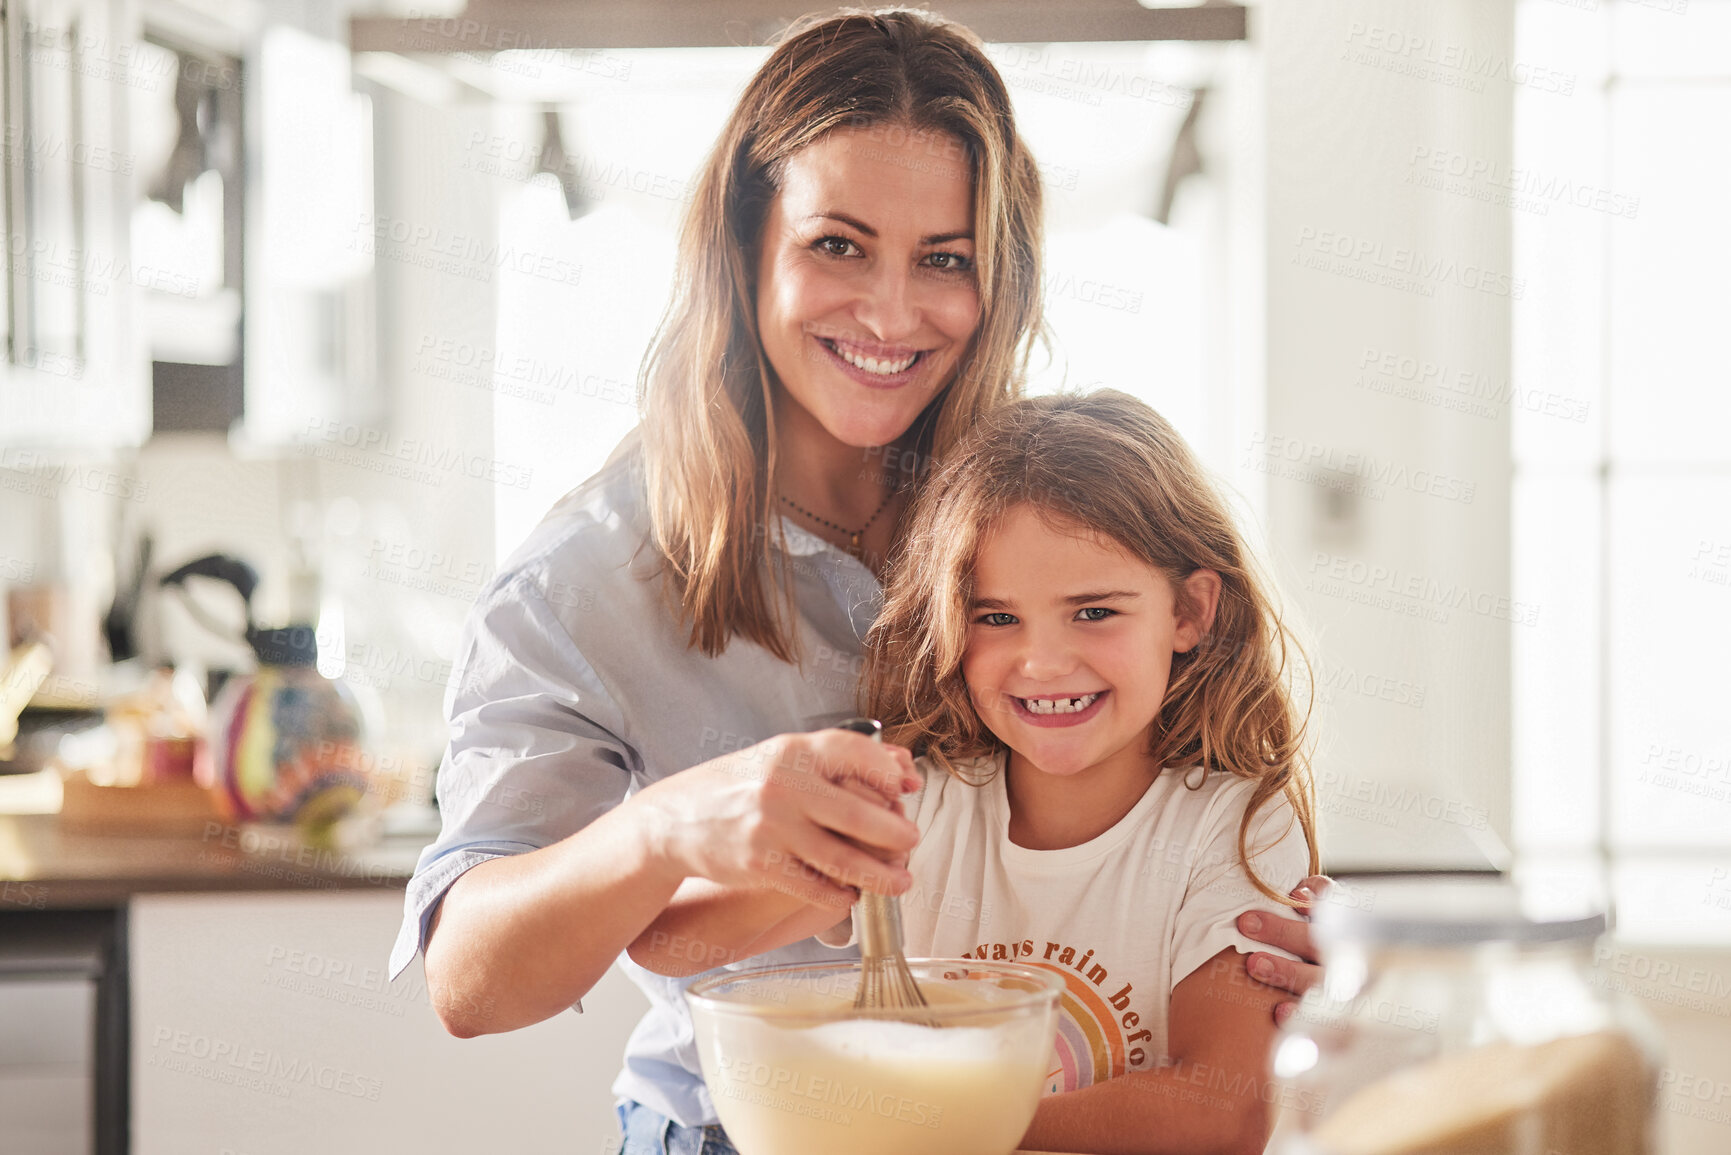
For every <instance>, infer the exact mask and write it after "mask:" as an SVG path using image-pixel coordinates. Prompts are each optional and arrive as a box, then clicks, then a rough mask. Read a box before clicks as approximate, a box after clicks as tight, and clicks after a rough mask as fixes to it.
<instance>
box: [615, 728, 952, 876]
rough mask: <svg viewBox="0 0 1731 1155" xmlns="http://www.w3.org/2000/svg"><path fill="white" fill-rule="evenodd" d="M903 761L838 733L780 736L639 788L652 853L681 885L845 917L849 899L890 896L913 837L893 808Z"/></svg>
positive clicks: (899, 751) (906, 769)
mask: <svg viewBox="0 0 1731 1155" xmlns="http://www.w3.org/2000/svg"><path fill="white" fill-rule="evenodd" d="M918 786H919V777H918V776H917V775H916V774H915V772H914V766H913V755H912V754H911V753H909V751H908V750H907V749H906V748H904V747H901V746H895V745H890V744H887V743H885V744H879V743H877V742H873V741H872V740H871V739H869V738H867V737H865V736H864V735H862V734H855V733H850V732H848V731H845V730H817V731H813V732H812V733H809V734H782V735H779V736H778V737H775V738H770V739H767V740H766V741H763V742H759V743H757V745H755V746H749V747H747V748H745V749H743V750H738V751H735V752H734V753H731V754H726V755H723V756H722V757H720V758H714V759H711V760H710V761H708V762H704V763H701V764H700V765H697V766H693V767H691V768H690V769H689V770H684V771H681V772H680V773H678V774H674V775H671V776H669V777H667V778H664V779H662V780H661V781H660V782H657V783H655V784H654V785H652V786H649V787H646V788H645V789H643V790H642V791H641V792H639V794H638V796H637V798H636V799H634V801H635V802H636V804H637V805H638V806H640V807H642V808H643V810H644V814H645V815H646V826H647V830H648V833H649V837H650V839H651V844H652V847H653V850H654V852H655V853H656V854H657V855H658V856H659V857H661V858H662V859H663V861H665V862H668V863H669V864H671V865H672V866H673V867H674V868H675V869H677V870H678V871H679V872H680V873H681V874H683V875H685V876H686V877H699V878H707V879H710V880H712V881H714V882H717V883H720V884H721V885H723V886H742V887H754V888H768V889H773V890H778V891H781V892H783V893H786V894H789V895H793V896H796V897H798V898H800V899H802V900H804V901H806V902H813V903H821V904H823V905H827V906H834V907H846V906H848V905H849V904H851V903H852V902H853V901H854V899H855V898H856V897H858V890H859V889H860V888H864V889H868V890H876V891H882V892H884V893H886V894H900V893H901V892H902V891H904V890H906V889H907V888H908V886H909V885H910V883H911V882H912V879H911V876H910V875H909V874H908V872H907V870H906V868H905V863H906V856H907V852H908V851H909V850H911V849H912V848H913V845H914V843H915V842H916V841H918V838H919V832H918V830H917V829H916V828H915V826H914V824H913V823H912V822H911V821H909V820H908V819H907V818H905V817H903V815H902V814H901V811H900V809H899V807H898V806H897V800H898V799H899V798H900V797H901V796H902V795H903V794H905V793H907V792H908V791H909V790H913V789H916V788H917V787H918Z"/></svg>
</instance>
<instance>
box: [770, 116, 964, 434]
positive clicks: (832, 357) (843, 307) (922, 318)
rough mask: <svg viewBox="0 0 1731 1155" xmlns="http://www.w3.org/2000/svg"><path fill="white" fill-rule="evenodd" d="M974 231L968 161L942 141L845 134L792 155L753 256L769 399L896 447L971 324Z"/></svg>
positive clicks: (900, 133) (890, 129)
mask: <svg viewBox="0 0 1731 1155" xmlns="http://www.w3.org/2000/svg"><path fill="white" fill-rule="evenodd" d="M973 228H974V221H973V183H972V178H971V177H970V175H969V169H968V164H967V159H966V153H965V152H964V150H963V148H962V145H961V142H959V141H957V140H956V139H955V138H954V137H951V136H949V135H947V134H943V133H936V134H934V133H929V132H915V131H913V130H908V129H902V128H900V127H895V126H877V127H874V128H865V129H853V128H845V129H838V130H837V131H835V132H833V133H831V134H830V135H828V136H826V137H824V138H823V139H822V140H820V141H818V142H817V143H816V144H813V145H811V146H809V147H807V148H805V149H802V150H801V151H800V152H798V153H796V154H794V156H793V157H792V158H790V159H789V160H788V162H787V167H786V174H785V180H784V182H783V184H782V187H781V191H780V192H779V193H778V194H777V195H776V197H775V199H774V201H773V202H771V205H770V208H769V212H768V214H767V218H766V219H765V221H764V226H763V234H762V240H761V242H760V245H759V249H758V266H757V326H758V333H759V336H760V338H761V339H762V342H763V351H764V353H765V355H766V356H767V357H768V359H769V364H770V367H771V368H772V369H773V370H774V373H775V379H776V382H777V384H778V385H779V390H778V398H777V400H778V402H785V401H787V400H789V399H791V400H792V401H793V402H794V404H795V405H797V406H798V407H799V409H801V410H803V412H804V414H806V415H809V416H810V417H811V418H812V419H814V420H815V421H816V422H817V423H818V424H819V425H821V426H822V427H823V429H824V430H826V431H828V433H829V434H830V435H831V436H832V437H834V438H835V439H836V440H838V441H841V442H842V443H844V444H846V445H852V446H858V447H861V448H864V447H868V446H876V445H887V444H889V443H890V442H892V441H894V440H895V439H896V438H897V437H899V436H901V435H902V433H904V432H905V431H906V430H907V428H908V426H910V425H912V424H913V421H914V418H916V417H918V416H919V414H920V411H921V410H922V409H924V408H925V407H926V405H927V403H928V402H930V401H931V399H932V398H933V397H934V396H935V395H936V394H937V392H938V390H939V388H940V387H941V386H942V385H943V384H944V383H945V382H946V381H948V380H949V378H950V375H951V374H952V373H953V372H954V370H955V366H956V362H957V360H958V358H959V357H960V356H961V353H962V350H963V349H964V348H966V346H967V344H968V340H969V338H970V337H972V336H973V333H974V330H975V328H976V327H977V326H978V324H979V318H980V296H979V290H978V289H977V288H976V287H975V281H974V268H973V264H974V240H973ZM798 419H799V415H798V414H795V415H793V420H794V421H795V423H796V424H797V423H798Z"/></svg>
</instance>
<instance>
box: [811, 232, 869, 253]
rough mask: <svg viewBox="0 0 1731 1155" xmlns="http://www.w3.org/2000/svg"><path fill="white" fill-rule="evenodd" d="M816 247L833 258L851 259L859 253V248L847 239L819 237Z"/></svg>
mask: <svg viewBox="0 0 1731 1155" xmlns="http://www.w3.org/2000/svg"><path fill="white" fill-rule="evenodd" d="M814 247H815V248H818V249H822V250H823V251H824V252H825V253H827V254H829V255H830V256H832V257H850V256H852V255H853V254H854V253H857V252H859V246H858V245H856V244H854V243H853V242H852V241H850V240H848V239H847V238H846V237H819V238H818V240H817V242H816V244H815V245H814Z"/></svg>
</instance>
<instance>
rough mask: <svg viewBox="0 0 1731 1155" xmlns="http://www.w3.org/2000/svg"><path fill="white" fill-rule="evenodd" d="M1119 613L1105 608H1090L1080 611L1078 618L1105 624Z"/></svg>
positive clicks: (1077, 614)
mask: <svg viewBox="0 0 1731 1155" xmlns="http://www.w3.org/2000/svg"><path fill="white" fill-rule="evenodd" d="M1117 612H1118V611H1116V610H1109V609H1107V608H1106V607H1105V606H1089V607H1088V608H1087V609H1084V610H1078V611H1077V613H1076V616H1077V617H1079V618H1081V619H1082V620H1083V621H1085V622H1103V621H1105V620H1106V619H1107V618H1109V617H1111V616H1112V615H1113V614H1115V613H1117ZM1089 615H1098V616H1089Z"/></svg>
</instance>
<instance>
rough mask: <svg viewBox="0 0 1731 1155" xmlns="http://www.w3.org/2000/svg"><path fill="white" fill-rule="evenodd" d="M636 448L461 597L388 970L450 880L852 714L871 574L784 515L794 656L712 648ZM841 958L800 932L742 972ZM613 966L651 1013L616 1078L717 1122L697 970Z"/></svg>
mask: <svg viewBox="0 0 1731 1155" xmlns="http://www.w3.org/2000/svg"><path fill="white" fill-rule="evenodd" d="M634 442H635V435H633V443H630V444H627V445H626V446H624V447H622V449H621V451H620V452H618V453H616V454H615V456H614V458H613V460H612V461H610V463H609V464H608V465H607V466H605V467H604V468H603V469H602V470H601V471H600V472H599V473H597V474H596V475H595V476H594V477H592V478H590V479H589V480H588V481H586V482H584V483H583V484H582V485H581V486H579V487H578V488H577V489H575V490H573V491H572V492H571V493H570V494H568V495H566V496H565V497H564V498H563V499H561V500H560V502H559V503H558V504H557V505H556V506H554V507H553V510H552V511H551V512H550V513H549V514H548V515H547V517H546V519H545V520H544V521H542V522H541V524H540V525H539V526H537V527H536V528H535V530H534V532H532V533H531V534H530V535H529V538H528V540H527V541H525V542H524V543H523V545H522V547H521V548H519V549H518V550H517V551H516V553H515V554H513V555H512V556H511V558H510V559H508V560H507V561H506V563H505V565H504V566H503V567H502V568H501V569H500V571H499V573H498V574H497V575H495V577H494V578H493V580H492V581H491V582H490V583H489V585H488V586H487V588H486V589H485V590H484V591H483V592H482V594H481V596H480V598H479V599H478V600H477V601H476V604H475V606H474V608H473V609H472V610H471V611H470V614H469V618H468V622H467V624H466V625H465V627H464V631H463V638H462V642H461V644H460V647H459V650H458V655H457V661H456V663H455V668H454V670H453V672H452V677H451V684H450V686H449V687H448V689H447V690H446V695H445V713H446V716H447V717H448V718H449V720H450V736H451V740H450V746H449V747H448V749H447V750H446V752H445V758H444V762H443V764H442V765H441V766H440V768H439V775H438V781H437V793H438V799H439V807H440V811H441V813H442V815H443V819H444V825H443V828H442V829H441V831H440V832H439V837H438V839H437V840H436V841H434V842H433V843H432V844H431V845H430V846H428V847H427V848H426V850H425V851H423V852H422V854H421V858H420V861H419V863H418V864H417V865H416V867H415V874H414V877H413V878H412V879H410V881H409V886H408V893H407V896H406V898H405V903H404V907H405V909H404V918H403V926H402V931H401V933H400V934H399V935H398V938H397V943H396V946H395V949H394V950H393V951H392V952H391V963H390V967H391V975H392V977H393V978H394V977H395V976H396V975H397V974H398V973H400V972H401V971H402V969H403V968H404V967H406V966H407V965H408V964H409V962H410V961H411V960H412V959H413V958H414V956H415V952H416V951H417V950H418V949H420V948H421V947H422V946H424V945H425V943H426V927H427V922H428V920H429V918H430V916H431V914H432V911H433V909H434V907H435V906H437V904H438V902H439V900H440V899H441V898H442V897H443V896H444V894H445V891H446V889H447V888H449V887H450V885H451V884H452V883H453V882H455V881H456V880H457V878H458V877H459V876H460V875H461V874H462V873H463V872H464V871H465V870H468V869H469V868H470V867H471V866H474V865H475V864H476V863H479V862H484V861H486V860H487V859H489V858H493V857H497V856H499V855H504V854H520V853H522V852H524V851H528V850H535V849H538V848H540V847H543V846H547V845H550V844H552V843H554V842H557V841H559V840H560V839H562V838H564V837H566V836H567V835H570V834H572V833H573V832H575V831H577V830H580V829H582V828H583V827H584V826H586V825H587V824H588V823H590V822H592V821H594V819H595V818H597V817H598V816H599V815H601V814H603V813H605V812H606V811H607V810H609V809H611V808H612V807H614V806H617V805H618V804H619V803H620V802H622V801H623V800H624V799H625V798H626V797H627V796H628V795H629V794H631V793H632V792H634V791H636V790H640V789H642V788H643V787H644V786H647V785H648V784H649V783H651V782H655V781H657V780H659V779H662V778H665V777H667V776H668V775H669V774H675V773H678V772H679V771H681V770H684V769H686V768H687V767H690V766H695V765H697V764H698V763H700V762H707V761H708V760H710V759H711V758H715V757H717V756H719V755H721V754H724V753H726V752H728V751H730V750H735V749H738V748H740V747H743V746H748V745H750V744H752V743H754V742H757V741H760V740H762V739H765V738H769V737H772V736H774V735H776V734H782V733H787V732H789V731H797V730H812V729H817V728H820V727H822V726H826V725H830V724H832V723H834V722H836V721H839V720H840V719H842V718H846V717H850V716H852V715H853V714H854V713H855V707H856V703H855V695H856V691H857V688H858V684H859V676H860V668H861V660H860V651H861V648H862V642H863V639H864V637H865V634H866V630H867V629H868V628H869V627H870V625H871V623H872V621H873V619H874V618H875V617H876V616H877V613H878V609H879V607H880V606H881V604H882V590H881V588H880V587H879V585H878V581H877V578H876V577H875V576H874V575H873V574H872V572H871V571H870V570H869V569H867V568H866V567H865V566H864V565H863V564H862V563H860V562H859V561H858V560H856V559H855V558H853V557H851V556H849V555H848V554H846V553H844V552H842V551H841V550H839V549H836V548H835V547H834V546H832V545H830V544H829V543H828V542H825V541H823V540H822V539H820V538H818V537H816V536H814V535H812V534H810V533H807V532H806V531H804V530H802V529H800V528H799V527H798V526H796V525H794V524H793V523H792V522H790V521H787V520H786V519H783V521H782V523H781V524H782V530H783V533H784V535H785V538H784V543H783V548H784V550H785V552H786V553H787V554H788V556H789V561H790V567H791V569H792V573H793V578H794V584H795V600H796V603H797V606H798V611H799V624H798V631H797V635H796V637H797V643H798V652H799V653H800V655H801V659H802V661H801V665H800V666H795V665H791V664H788V663H786V662H782V661H780V660H778V659H776V658H775V657H774V656H773V655H771V654H770V653H769V652H768V651H766V650H764V649H763V648H762V647H760V646H758V645H755V644H753V643H752V642H749V641H746V640H744V639H740V638H736V639H734V641H733V642H732V643H731V644H730V645H729V646H728V647H727V649H726V650H725V651H724V652H723V653H722V654H721V655H720V656H718V657H714V658H708V657H705V656H704V655H703V653H702V652H701V651H700V650H695V649H692V648H690V647H689V646H688V645H687V639H688V637H689V629H688V628H687V627H685V626H682V625H681V624H680V623H679V622H678V621H677V620H676V618H675V614H674V611H673V610H672V609H670V608H669V606H668V604H667V603H665V602H664V601H663V600H662V583H661V581H660V580H659V579H658V578H656V577H654V576H653V571H654V568H655V560H656V559H655V556H654V552H653V547H652V546H650V545H648V544H647V543H648V540H649V519H648V497H647V491H646V488H645V484H644V474H643V456H642V452H641V449H640V447H639V446H638V445H637V444H635V443H634ZM802 667H803V668H802ZM846 957H850V956H849V954H846V953H841V952H838V951H836V950H833V949H831V948H828V947H825V946H822V945H821V944H819V943H818V942H816V940H814V939H807V940H806V941H805V942H802V943H796V944H793V945H791V946H788V947H784V948H782V949H780V950H777V951H773V952H769V953H767V954H763V955H759V956H757V957H756V958H753V959H751V960H749V961H747V962H743V963H739V964H735V967H742V966H763V965H768V964H771V963H791V962H807V961H825V962H828V961H834V960H836V959H838V958H846ZM853 957H857V956H853ZM618 963H619V966H620V967H621V968H623V969H624V971H625V972H626V974H627V975H628V976H630V978H631V980H632V981H633V982H635V983H636V984H637V986H638V987H640V988H642V990H643V992H644V994H646V995H647V996H648V997H649V1001H650V1009H649V1012H648V1013H647V1014H646V1015H645V1016H644V1018H643V1021H642V1022H640V1023H639V1024H638V1025H637V1029H636V1030H635V1031H634V1032H633V1033H632V1035H631V1040H630V1042H629V1043H628V1044H627V1046H626V1050H625V1066H624V1069H623V1070H622V1071H621V1072H620V1074H619V1077H618V1079H617V1080H615V1082H614V1084H613V1090H614V1092H615V1093H616V1094H618V1095H622V1096H626V1097H629V1098H632V1099H636V1100H637V1101H639V1102H641V1103H643V1104H645V1105H647V1106H649V1107H652V1108H654V1109H655V1110H657V1111H659V1112H661V1113H662V1114H664V1115H667V1116H669V1117H671V1118H673V1119H675V1120H677V1121H678V1122H680V1123H683V1124H686V1125H687V1126H696V1125H699V1124H704V1123H714V1122H717V1121H718V1118H717V1116H716V1113H715V1106H714V1104H713V1103H712V1102H711V1100H710V1097H709V1093H708V1091H707V1090H706V1089H705V1087H704V1085H703V1079H702V1076H701V1075H700V1073H699V1070H698V1063H697V1048H696V1045H695V1043H694V1041H693V1037H692V1028H691V1016H690V1014H689V1013H688V1011H687V1008H686V1005H685V1001H684V999H683V998H682V997H681V996H682V992H683V991H684V989H685V987H686V986H687V985H689V984H690V983H692V982H694V981H696V978H697V977H698V976H692V977H691V978H685V979H673V978H668V977H665V976H663V975H657V974H653V973H651V972H649V971H646V970H644V969H643V968H642V967H639V966H637V965H636V964H635V963H633V962H632V961H631V960H630V959H629V958H628V957H626V956H625V955H620V957H619V960H618ZM730 969H732V968H730ZM578 1009H581V1007H580V1006H579V1008H578Z"/></svg>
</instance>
